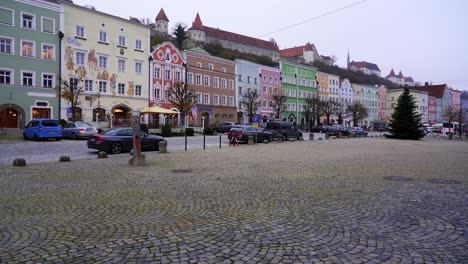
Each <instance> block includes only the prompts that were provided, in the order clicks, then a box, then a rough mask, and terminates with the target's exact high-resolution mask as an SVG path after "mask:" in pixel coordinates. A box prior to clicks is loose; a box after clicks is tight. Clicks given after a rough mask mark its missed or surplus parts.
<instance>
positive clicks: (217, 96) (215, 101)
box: [213, 94, 219, 105]
mask: <svg viewBox="0 0 468 264" xmlns="http://www.w3.org/2000/svg"><path fill="white" fill-rule="evenodd" d="M213 104H214V105H219V95H217V94H215V95H213Z"/></svg>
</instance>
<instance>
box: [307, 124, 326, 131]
mask: <svg viewBox="0 0 468 264" xmlns="http://www.w3.org/2000/svg"><path fill="white" fill-rule="evenodd" d="M327 131H328V127H327V126H322V125H319V126H311V127H310V132H320V133H326V132H327Z"/></svg>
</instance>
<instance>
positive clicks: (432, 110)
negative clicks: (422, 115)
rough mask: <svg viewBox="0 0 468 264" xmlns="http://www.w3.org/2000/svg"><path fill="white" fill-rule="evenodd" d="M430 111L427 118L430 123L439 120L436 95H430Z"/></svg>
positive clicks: (428, 105)
mask: <svg viewBox="0 0 468 264" xmlns="http://www.w3.org/2000/svg"><path fill="white" fill-rule="evenodd" d="M427 107H428V111H427V114H428V116H427V119H428V122H429V124H435V123H436V120H437V109H436V98H435V97H434V96H429V97H428V104H427Z"/></svg>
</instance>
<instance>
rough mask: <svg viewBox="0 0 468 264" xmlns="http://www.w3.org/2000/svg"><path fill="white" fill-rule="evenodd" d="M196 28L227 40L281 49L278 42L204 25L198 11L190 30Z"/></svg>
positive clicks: (269, 48)
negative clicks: (277, 44)
mask: <svg viewBox="0 0 468 264" xmlns="http://www.w3.org/2000/svg"><path fill="white" fill-rule="evenodd" d="M194 29H195V30H201V31H204V32H205V34H206V36H209V37H212V38H217V39H224V40H227V41H232V42H236V43H241V44H245V45H249V46H254V47H257V48H263V49H268V50H274V51H279V49H278V46H276V44H275V43H273V42H270V41H267V40H262V39H257V38H252V37H248V36H244V35H240V34H237V33H232V32H228V31H224V30H221V29H218V28H212V27H207V26H204V25H203V23H202V22H201V19H200V15H199V14H198V13H197V16H196V17H195V21H193V23H192V27H191V28H190V29H189V30H194Z"/></svg>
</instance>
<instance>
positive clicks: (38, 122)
mask: <svg viewBox="0 0 468 264" xmlns="http://www.w3.org/2000/svg"><path fill="white" fill-rule="evenodd" d="M61 137H62V128H61V127H60V122H59V120H57V119H50V118H41V119H34V120H31V121H30V122H29V123H28V124H27V125H26V127H25V128H24V130H23V138H24V139H34V140H41V139H48V138H53V139H55V140H60V138H61Z"/></svg>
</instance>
